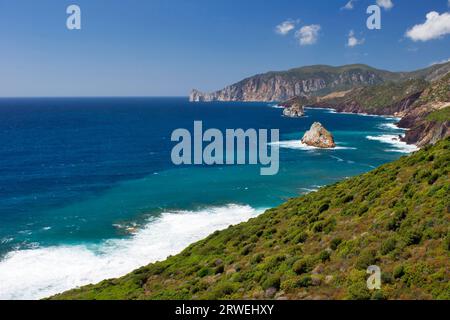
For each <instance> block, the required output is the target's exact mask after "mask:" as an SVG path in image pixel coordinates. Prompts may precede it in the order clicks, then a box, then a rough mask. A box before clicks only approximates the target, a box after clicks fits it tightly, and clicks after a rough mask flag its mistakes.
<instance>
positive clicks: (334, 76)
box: [189, 63, 450, 102]
mask: <svg viewBox="0 0 450 320" xmlns="http://www.w3.org/2000/svg"><path fill="white" fill-rule="evenodd" d="M448 71H450V63H446V64H440V65H434V66H431V67H428V68H425V69H421V70H418V71H413V72H390V71H385V70H379V69H375V68H372V67H370V66H367V65H363V64H355V65H346V66H340V67H333V66H325V65H315V66H308V67H302V68H295V69H291V70H288V71H279V72H268V73H265V74H259V75H256V76H253V77H249V78H247V79H244V80H242V81H240V82H237V83H235V84H232V85H230V86H227V87H225V88H224V89H222V90H219V91H216V92H213V93H204V92H201V91H199V90H193V91H192V92H191V94H190V96H189V99H190V101H191V102H211V101H267V102H273V101H284V100H287V99H290V98H292V97H294V96H309V97H312V96H320V95H326V94H328V93H332V92H336V91H344V90H349V89H353V88H357V87H362V86H372V85H378V84H382V83H385V82H399V81H405V80H408V79H424V80H426V81H434V80H436V79H438V78H439V77H441V76H442V75H443V74H445V73H446V72H448Z"/></svg>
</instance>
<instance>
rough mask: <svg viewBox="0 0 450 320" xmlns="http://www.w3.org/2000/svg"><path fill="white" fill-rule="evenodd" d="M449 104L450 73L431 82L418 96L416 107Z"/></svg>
mask: <svg viewBox="0 0 450 320" xmlns="http://www.w3.org/2000/svg"><path fill="white" fill-rule="evenodd" d="M443 102H450V72H449V73H448V74H447V75H445V76H444V77H443V78H442V79H440V80H438V81H435V82H433V83H432V84H431V85H430V86H429V87H428V88H427V89H426V90H425V91H424V92H423V93H422V95H421V96H420V99H419V100H418V101H417V102H416V105H419V106H421V105H430V104H436V103H443Z"/></svg>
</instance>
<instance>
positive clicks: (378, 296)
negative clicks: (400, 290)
mask: <svg viewBox="0 0 450 320" xmlns="http://www.w3.org/2000/svg"><path fill="white" fill-rule="evenodd" d="M371 299H372V300H386V297H385V296H384V293H383V291H381V290H376V291H375V292H374V293H372V297H371Z"/></svg>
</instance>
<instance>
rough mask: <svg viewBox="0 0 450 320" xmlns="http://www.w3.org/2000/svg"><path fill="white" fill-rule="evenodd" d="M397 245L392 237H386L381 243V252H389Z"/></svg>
mask: <svg viewBox="0 0 450 320" xmlns="http://www.w3.org/2000/svg"><path fill="white" fill-rule="evenodd" d="M396 245H397V240H396V239H395V238H394V237H391V238H389V239H387V240H386V241H384V242H383V243H382V244H381V249H380V251H381V254H383V255H385V254H388V253H389V252H391V251H393V250H394V249H395V247H396Z"/></svg>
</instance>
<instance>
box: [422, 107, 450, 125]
mask: <svg viewBox="0 0 450 320" xmlns="http://www.w3.org/2000/svg"><path fill="white" fill-rule="evenodd" d="M427 120H428V121H436V122H439V123H443V122H446V121H450V107H446V108H444V109H440V110H436V111H434V112H432V113H430V114H429V115H428V116H427Z"/></svg>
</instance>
